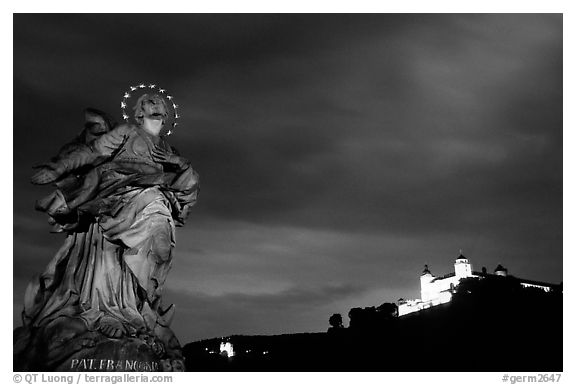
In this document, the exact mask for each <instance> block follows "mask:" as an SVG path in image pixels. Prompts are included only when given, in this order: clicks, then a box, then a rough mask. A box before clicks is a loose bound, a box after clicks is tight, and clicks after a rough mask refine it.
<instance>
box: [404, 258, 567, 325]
mask: <svg viewBox="0 0 576 385" xmlns="http://www.w3.org/2000/svg"><path fill="white" fill-rule="evenodd" d="M488 275H489V274H487V273H486V269H484V268H483V269H482V272H477V271H472V265H471V264H470V262H469V261H468V259H467V258H466V257H465V256H464V255H462V253H460V255H459V256H458V258H456V261H455V262H454V272H453V273H449V274H446V275H444V276H442V277H436V276H434V275H432V273H431V272H430V270H429V269H428V265H424V271H423V272H422V275H421V276H420V292H421V298H420V299H410V300H404V299H400V300H398V316H400V317H401V316H403V315H406V314H410V313H414V312H417V311H420V310H424V309H428V308H430V307H433V306H437V305H440V304H443V303H447V302H450V300H451V299H452V293H453V292H454V290H455V288H456V287H457V286H458V284H459V283H460V280H461V279H464V278H469V277H475V278H483V277H486V276H488ZM493 275H497V276H503V277H506V276H507V275H508V270H507V269H505V268H504V267H502V265H498V266H497V267H496V269H495V270H494V274H493ZM519 281H520V284H521V285H522V286H523V287H534V288H538V289H541V290H544V291H546V292H549V291H550V290H551V289H552V287H553V286H556V285H552V284H548V283H544V282H537V281H531V280H527V279H519Z"/></svg>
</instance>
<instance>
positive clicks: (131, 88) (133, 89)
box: [130, 86, 138, 91]
mask: <svg viewBox="0 0 576 385" xmlns="http://www.w3.org/2000/svg"><path fill="white" fill-rule="evenodd" d="M136 89H138V87H135V86H130V91H136Z"/></svg>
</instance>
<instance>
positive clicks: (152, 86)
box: [148, 84, 156, 88]
mask: <svg viewBox="0 0 576 385" xmlns="http://www.w3.org/2000/svg"><path fill="white" fill-rule="evenodd" d="M148 87H150V88H156V84H150V85H148Z"/></svg>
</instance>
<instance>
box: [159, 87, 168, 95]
mask: <svg viewBox="0 0 576 385" xmlns="http://www.w3.org/2000/svg"><path fill="white" fill-rule="evenodd" d="M158 91H160V93H161V94H163V93H164V92H166V90H165V89H163V88H160V89H159V90H158Z"/></svg>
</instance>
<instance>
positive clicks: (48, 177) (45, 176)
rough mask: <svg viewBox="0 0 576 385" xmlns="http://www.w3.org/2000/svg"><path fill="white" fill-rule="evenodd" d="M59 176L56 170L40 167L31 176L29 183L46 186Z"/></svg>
mask: <svg viewBox="0 0 576 385" xmlns="http://www.w3.org/2000/svg"><path fill="white" fill-rule="evenodd" d="M59 176H60V173H58V172H57V171H56V170H54V169H52V168H50V167H47V166H40V167H39V170H38V171H37V172H36V173H35V174H34V175H32V178H31V179H30V181H31V182H32V183H33V184H48V183H52V182H54V181H55V180H56V179H58V177H59Z"/></svg>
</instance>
